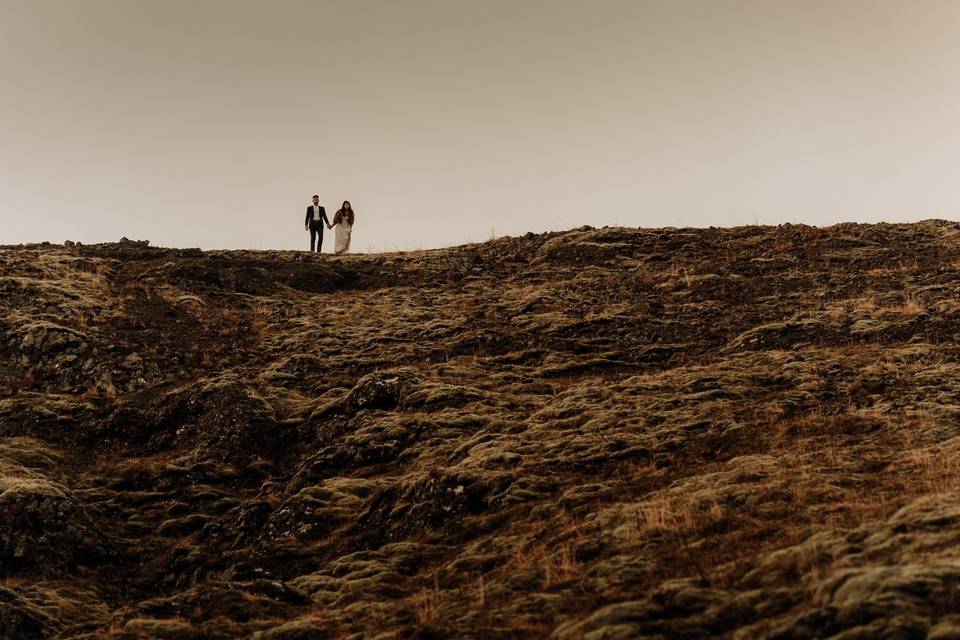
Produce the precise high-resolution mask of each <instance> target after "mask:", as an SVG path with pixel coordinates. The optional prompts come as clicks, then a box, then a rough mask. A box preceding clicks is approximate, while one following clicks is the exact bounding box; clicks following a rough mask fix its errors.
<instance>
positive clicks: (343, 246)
mask: <svg viewBox="0 0 960 640" xmlns="http://www.w3.org/2000/svg"><path fill="white" fill-rule="evenodd" d="M352 231H353V227H352V226H350V225H349V224H347V221H346V220H341V221H340V223H339V224H338V225H337V233H336V239H335V241H334V244H333V251H334V253H345V252H347V251H349V250H350V233H351V232H352Z"/></svg>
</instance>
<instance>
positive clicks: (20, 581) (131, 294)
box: [0, 221, 960, 640]
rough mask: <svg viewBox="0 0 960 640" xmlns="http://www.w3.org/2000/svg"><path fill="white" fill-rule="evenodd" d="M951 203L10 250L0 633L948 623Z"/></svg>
mask: <svg viewBox="0 0 960 640" xmlns="http://www.w3.org/2000/svg"><path fill="white" fill-rule="evenodd" d="M958 329H960V225H958V224H955V223H950V222H943V221H926V222H922V223H917V224H911V225H887V224H883V225H852V224H843V225H837V226H834V227H830V228H823V229H821V228H814V227H807V226H791V225H783V226H779V227H743V228H736V229H705V230H689V229H682V230H681V229H652V230H645V229H640V230H638V229H623V228H604V229H592V228H588V227H585V228H581V229H577V230H573V231H569V232H565V233H552V234H544V235H533V234H528V235H527V236H524V237H518V238H502V239H498V240H493V241H490V242H487V243H484V244H479V245H468V246H462V247H455V248H450V249H444V250H436V251H427V252H413V253H397V254H383V255H362V256H343V257H333V256H317V255H314V254H308V253H306V252H302V253H301V252H250V251H212V252H201V251H199V250H196V249H184V250H178V249H164V248H153V247H149V246H146V245H145V244H143V243H136V242H121V243H111V244H103V245H91V246H81V245H70V246H52V245H26V246H6V247H2V248H0V638H4V639H20V638H24V639H32V638H115V639H121V638H123V639H127V638H129V639H133V638H158V639H168V640H174V639H191V638H197V639H199V638H212V639H218V638H256V639H262V640H300V639H312V638H320V639H324V638H356V639H359V638H371V639H372V638H379V639H387V638H422V639H426V638H476V639H480V638H545V637H546V638H555V639H557V640H569V639H574V638H590V639H595V640H599V639H601V638H603V639H621V638H664V639H665V638H690V639H693V638H704V637H722V638H736V639H740V640H746V639H752V638H771V639H772V638H777V639H782V640H787V639H801V638H834V639H837V640H840V639H843V640H853V639H858V638H863V639H865V638H886V639H912V638H918V639H920V638H926V639H930V640H934V639H937V640H946V639H948V638H960V554H958V552H957V548H958V547H957V545H958V543H960V491H958V487H960V484H958V482H960V473H958V471H960V455H958V454H960V348H958V344H957V341H956V340H955V336H956V335H957V332H958Z"/></svg>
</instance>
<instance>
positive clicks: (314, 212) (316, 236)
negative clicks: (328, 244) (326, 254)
mask: <svg viewBox="0 0 960 640" xmlns="http://www.w3.org/2000/svg"><path fill="white" fill-rule="evenodd" d="M324 224H326V225H327V229H329V228H330V221H329V220H327V212H326V210H325V209H324V208H323V207H321V206H320V196H313V204H312V205H310V206H309V207H307V218H306V219H305V220H304V221H303V228H304V230H307V229H309V230H310V251H313V243H314V240H316V243H317V253H320V245H322V244H323V225H324Z"/></svg>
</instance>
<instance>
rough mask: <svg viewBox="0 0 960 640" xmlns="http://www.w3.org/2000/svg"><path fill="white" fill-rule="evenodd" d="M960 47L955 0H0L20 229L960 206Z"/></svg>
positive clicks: (262, 236) (1, 163) (876, 212)
mask: <svg viewBox="0 0 960 640" xmlns="http://www.w3.org/2000/svg"><path fill="white" fill-rule="evenodd" d="M958 69H960V2H957V1H956V0H897V1H890V0H662V1H661V0H652V1H645V0H470V1H468V0H330V1H323V0H309V1H308V0H269V1H268V0H263V1H252V0H0V87H2V89H0V91H2V93H0V244H9V243H17V242H29V241H41V240H50V241H54V242H62V241H63V240H65V239H72V240H80V241H83V242H97V241H107V240H116V239H119V238H120V237H121V236H127V237H130V238H145V239H149V240H151V241H152V242H153V243H154V244H159V245H165V246H199V247H203V248H264V249H266V248H283V249H286V248H306V246H307V244H308V238H307V235H306V233H305V232H304V231H303V217H304V212H305V209H306V206H307V204H308V203H309V200H310V196H311V195H312V194H313V193H319V194H320V196H321V200H322V203H323V204H324V205H326V207H327V209H328V211H331V212H332V211H333V210H335V209H336V208H337V206H338V205H339V203H340V201H341V200H343V199H349V200H351V201H352V203H353V204H354V207H355V209H356V211H357V223H356V228H355V231H354V240H353V247H354V249H356V250H381V249H384V250H392V249H397V248H399V249H410V248H429V247H438V246H445V245H451V244H459V243H463V242H468V241H477V240H485V239H487V238H489V237H490V236H491V234H495V235H504V234H509V235H518V234H522V233H524V232H526V231H536V232H539V231H545V230H552V229H565V228H570V227H574V226H579V225H582V224H591V225H594V226H603V225H627V226H668V225H669V226H709V225H724V226H726V225H741V224H751V223H753V222H756V221H759V222H760V223H762V224H774V223H779V222H784V221H793V222H806V223H810V224H819V225H823V224H831V223H833V222H837V221H843V220H858V221H876V220H889V221H905V220H919V219H922V218H930V217H943V218H954V219H957V218H958V217H960V73H958ZM331 245H332V237H331V235H330V234H328V236H327V239H326V244H325V248H326V249H328V250H329V248H330V247H331Z"/></svg>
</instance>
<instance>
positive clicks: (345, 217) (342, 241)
mask: <svg viewBox="0 0 960 640" xmlns="http://www.w3.org/2000/svg"><path fill="white" fill-rule="evenodd" d="M323 225H327V229H332V228H334V227H336V228H337V232H336V236H335V237H334V243H333V252H334V253H346V252H347V251H349V250H350V234H351V232H352V231H353V207H351V206H350V201H349V200H344V201H343V204H342V205H340V210H339V211H337V212H336V213H335V214H334V215H333V222H332V223H331V222H330V221H329V220H327V211H326V210H325V209H324V208H323V207H322V206H320V196H316V195H315V196H313V204H312V205H310V206H309V207H307V217H306V219H305V220H304V221H303V229H304V230H305V231H307V230H309V231H310V251H313V246H314V241H316V246H317V253H320V246H321V245H322V244H323Z"/></svg>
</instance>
